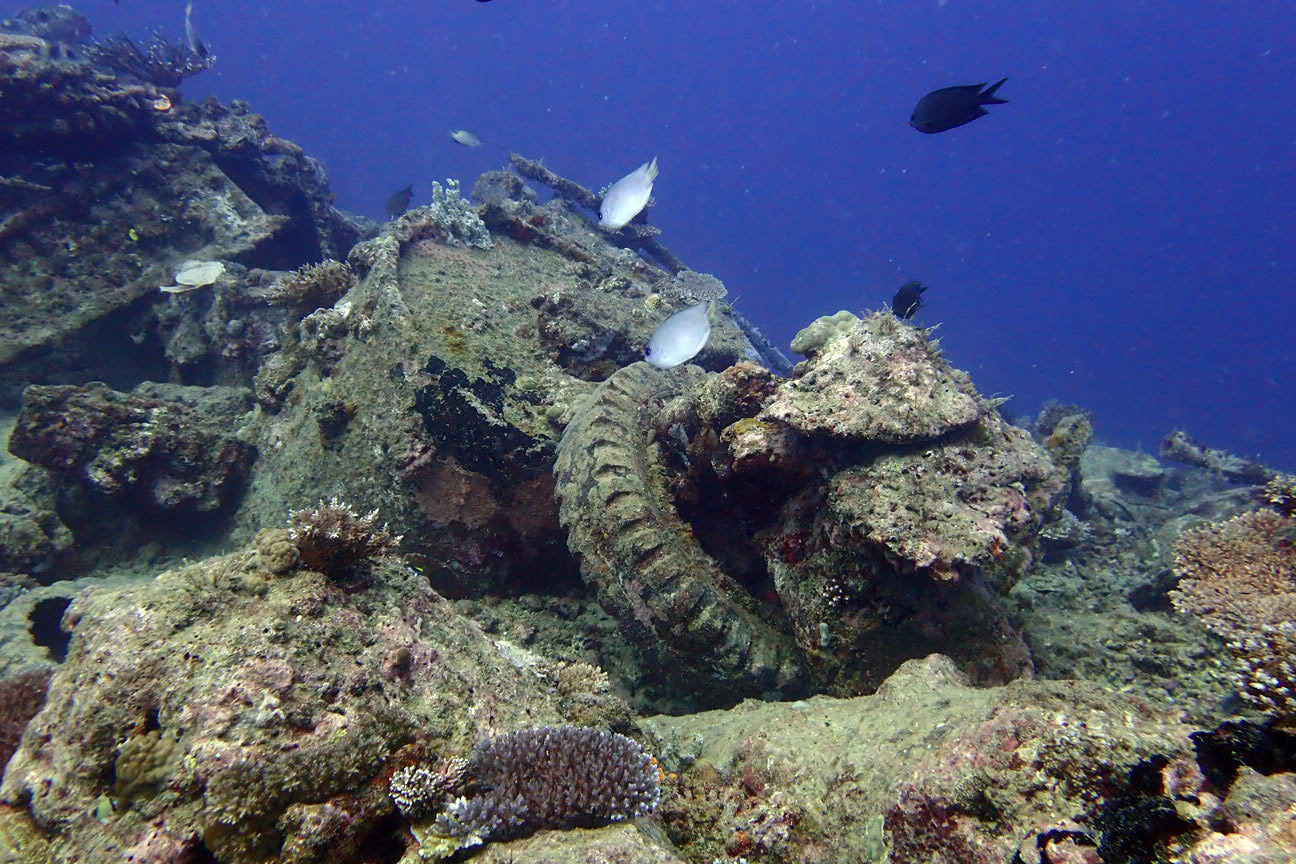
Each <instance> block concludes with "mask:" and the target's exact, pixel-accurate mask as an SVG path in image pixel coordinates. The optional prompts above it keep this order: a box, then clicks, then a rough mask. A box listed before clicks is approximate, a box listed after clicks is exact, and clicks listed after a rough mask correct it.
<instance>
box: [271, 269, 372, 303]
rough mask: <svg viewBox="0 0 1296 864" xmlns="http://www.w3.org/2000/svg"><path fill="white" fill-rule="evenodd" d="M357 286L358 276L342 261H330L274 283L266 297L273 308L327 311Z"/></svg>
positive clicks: (293, 272)
mask: <svg viewBox="0 0 1296 864" xmlns="http://www.w3.org/2000/svg"><path fill="white" fill-rule="evenodd" d="M355 284H356V276H355V273H353V272H352V271H351V268H350V267H349V266H347V265H346V264H344V263H342V262H341V261H334V260H332V259H329V260H327V261H320V262H318V263H316V264H307V265H305V266H303V267H298V268H297V269H296V270H294V271H292V272H291V273H289V274H288V275H287V276H285V277H284V278H282V279H280V280H279V281H277V282H275V284H274V285H272V286H271V287H270V289H269V291H268V292H267V294H266V302H267V303H269V304H271V305H272V306H294V307H296V308H298V309H302V310H308V309H326V308H328V307H330V306H332V305H333V304H334V303H336V302H337V301H338V300H339V299H340V298H341V297H342V295H343V294H345V293H346V292H348V291H350V290H351V289H352V288H353V287H354V286H355Z"/></svg>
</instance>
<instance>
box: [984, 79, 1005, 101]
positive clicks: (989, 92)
mask: <svg viewBox="0 0 1296 864" xmlns="http://www.w3.org/2000/svg"><path fill="white" fill-rule="evenodd" d="M1007 80H1008V79H1007V78H1000V79H999V80H998V81H996V82H995V83H994V84H992V85H990V87H989V88H988V89H986V90H982V91H981V104H982V105H1004V104H1007V102H1008V100H1007V99H1000V98H999V97H998V96H996V95H995V91H996V90H998V89H999V88H1000V87H1002V86H1003V83H1004V82H1005V81H1007Z"/></svg>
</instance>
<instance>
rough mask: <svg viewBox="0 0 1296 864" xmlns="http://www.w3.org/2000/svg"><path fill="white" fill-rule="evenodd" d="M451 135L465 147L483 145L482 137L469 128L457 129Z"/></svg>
mask: <svg viewBox="0 0 1296 864" xmlns="http://www.w3.org/2000/svg"><path fill="white" fill-rule="evenodd" d="M450 137H451V138H453V139H454V140H455V141H457V142H458V143H460V144H462V145H463V146H465V147H480V146H481V139H480V138H478V137H477V136H476V135H474V134H473V133H471V132H469V131H468V130H467V129H455V130H453V131H452V132H451V133H450Z"/></svg>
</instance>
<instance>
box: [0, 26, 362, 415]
mask: <svg viewBox="0 0 1296 864" xmlns="http://www.w3.org/2000/svg"><path fill="white" fill-rule="evenodd" d="M55 17H57V16H55ZM51 26H52V25H51ZM28 29H30V28H28ZM51 38H57V37H53V36H52V37H51ZM5 39H6V40H7V41H9V42H12V41H13V40H20V41H21V40H27V42H30V43H32V44H31V45H28V47H27V48H26V49H23V50H0V91H3V93H4V99H3V100H0V129H2V130H3V133H2V134H0V139H2V140H3V142H4V148H5V154H6V160H7V161H6V169H5V174H6V178H5V182H4V183H3V185H2V186H0V214H2V216H0V280H3V282H4V284H5V285H6V287H7V289H8V291H9V294H10V300H12V303H10V304H9V305H8V306H7V309H8V310H9V311H10V312H11V313H12V314H8V315H6V316H5V319H4V321H3V322H0V346H3V347H2V348H0V402H4V403H13V402H15V401H16V400H17V397H18V393H19V391H20V390H21V388H22V386H24V385H25V384H27V383H31V382H38V383H62V382H67V381H75V382H84V381H87V380H101V381H104V382H106V383H108V384H109V385H110V386H114V387H117V388H118V389H129V388H131V387H133V386H134V385H136V384H137V383H138V382H139V381H141V380H145V379H152V380H168V378H169V375H168V371H170V369H169V364H170V363H171V362H174V363H176V365H179V366H181V367H182V370H181V371H179V372H178V374H177V375H176V379H177V380H181V381H184V382H185V383H214V382H216V381H219V378H220V371H221V366H222V364H223V363H226V362H227V361H226V360H224V359H223V358H222V352H223V351H225V350H228V347H229V343H231V342H234V343H238V344H239V349H238V350H239V352H240V353H247V352H248V351H249V350H252V351H255V350H256V347H257V345H259V343H260V342H262V341H264V338H265V334H264V333H263V332H258V331H259V330H260V328H258V327H257V326H256V324H255V320H254V316H250V315H249V314H248V312H249V307H250V306H254V305H257V304H255V303H253V304H247V305H244V303H243V301H242V300H241V299H240V298H239V297H238V295H239V289H240V287H241V286H239V285H232V286H230V290H229V291H228V292H225V293H227V294H229V295H231V296H227V297H225V298H223V299H216V298H203V299H201V300H198V301H193V300H189V299H186V300H181V301H172V300H169V299H167V298H162V297H159V296H158V295H157V287H158V286H159V285H166V284H170V276H171V271H172V270H173V268H174V265H175V264H176V263H178V262H180V261H183V260H186V259H192V258H201V259H210V260H218V261H224V262H227V263H228V262H231V261H234V260H238V261H239V262H241V263H242V264H244V265H247V266H249V267H253V268H257V267H263V268H270V269H276V268H293V267H298V266H300V265H302V264H305V263H307V262H310V261H319V260H321V259H324V258H330V257H332V258H341V257H343V256H344V254H345V252H346V250H347V249H349V248H350V247H351V245H352V244H354V242H355V241H356V240H357V239H359V237H360V236H361V235H362V233H364V232H365V231H367V230H368V228H367V227H366V226H364V225H362V224H360V223H359V222H358V221H357V220H354V219H351V218H350V217H346V216H344V215H343V214H341V213H340V212H338V211H337V210H335V209H334V208H333V207H332V206H331V203H330V202H331V193H330V191H329V188H328V178H327V174H326V173H325V172H324V170H323V168H322V166H321V165H320V164H319V163H318V162H317V161H316V160H314V159H311V158H310V157H308V156H307V155H306V154H305V153H303V152H302V150H301V148H299V147H296V146H295V145H293V144H291V142H287V141H284V140H283V139H280V138H277V137H275V136H274V135H272V134H271V133H270V131H269V129H268V128H267V127H266V124H265V122H264V120H262V119H261V118H260V117H258V116H257V115H255V114H252V113H251V112H249V111H248V110H247V108H246V106H245V105H241V104H237V103H236V104H234V105H231V106H224V105H221V104H219V103H217V102H215V101H214V100H208V101H206V102H203V103H201V104H185V103H183V102H182V101H181V99H180V97H179V94H178V93H176V92H175V91H174V90H173V89H170V88H168V87H159V86H157V85H155V84H150V83H144V82H142V81H140V80H137V79H136V78H135V77H134V76H133V75H126V74H124V73H122V74H118V73H115V72H114V71H113V70H112V69H110V68H107V67H105V66H102V65H96V63H94V62H92V61H91V60H89V59H85V58H84V57H76V56H69V55H68V54H67V53H60V52H58V51H54V50H52V49H51V44H50V43H47V42H45V41H44V40H43V39H41V38H39V37H38V36H21V37H19V36H6V37H5ZM24 44H25V43H24ZM117 44H118V47H119V48H120V47H122V46H124V44H125V43H121V42H119V43H117ZM10 47H11V48H12V47H13V46H10ZM136 48H137V49H138V48H139V46H136ZM140 50H141V51H142V52H143V54H144V55H147V53H148V49H147V48H145V49H140ZM91 53H92V54H93V53H94V52H93V51H92V52H91ZM110 53H111V52H110ZM164 59H165V58H164ZM166 62H169V61H166ZM164 65H165V63H164ZM212 307H215V309H216V311H215V313H214V314H216V315H217V316H218V317H219V316H220V315H221V314H224V316H225V317H223V318H222V319H221V320H219V321H218V322H217V321H215V320H211V319H209V318H207V317H206V316H207V313H208V311H209V309H211V308H212ZM187 315H191V316H192V318H191V319H189V320H188V321H187V323H185V324H184V326H183V327H182V326H181V324H182V323H184V322H178V321H177V318H180V319H184V318H185V317H186V316H187ZM226 325H229V326H230V327H231V328H233V329H235V330H237V331H240V332H239V333H237V334H231V335H230V336H224V335H221V336H217V334H215V333H214V332H212V331H214V330H216V329H218V328H219V329H222V330H223V328H225V327H226ZM178 331H183V334H182V335H181V336H180V338H179V341H178V343H177V344H176V345H175V346H174V348H172V349H171V350H170V351H169V352H168V356H158V355H157V353H156V348H157V342H158V340H162V341H164V342H176V341H177V332H178ZM195 342H197V343H205V345H204V346H203V348H202V349H201V351H200V352H197V353H201V354H202V355H203V357H202V359H203V360H205V361H206V362H199V357H198V356H197V353H196V352H195V347H196V346H195V345H193V344H191V343H195ZM256 360H259V357H258V358H256ZM256 360H250V359H249V358H246V357H244V358H240V360H239V363H238V364H237V365H238V366H239V367H242V368H239V369H238V371H237V372H236V373H233V374H235V375H239V376H241V377H240V378H239V383H241V384H246V383H247V382H246V374H247V373H248V372H249V371H250V370H248V369H247V368H246V366H245V364H247V363H248V362H251V365H252V367H253V368H255V365H256ZM208 376H210V377H208ZM232 378H233V375H231V379H232ZM231 383H232V381H231Z"/></svg>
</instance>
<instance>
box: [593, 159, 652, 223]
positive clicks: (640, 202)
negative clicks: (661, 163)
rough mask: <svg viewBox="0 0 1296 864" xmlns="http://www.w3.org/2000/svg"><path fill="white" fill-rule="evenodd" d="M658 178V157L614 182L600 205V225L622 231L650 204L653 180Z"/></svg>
mask: <svg viewBox="0 0 1296 864" xmlns="http://www.w3.org/2000/svg"><path fill="white" fill-rule="evenodd" d="M656 179H657V157H656V156H654V157H653V159H652V161H651V162H645V163H644V164H642V165H640V166H639V167H638V168H636V169H635V170H633V171H631V172H630V173H629V174H627V175H626V176H624V177H622V178H621V179H620V180H618V181H617V182H615V183H613V184H612V188H611V189H608V191H607V194H606V195H604V196H603V203H602V204H600V205H599V227H600V228H603V229H605V230H607V231H620V230H621V229H622V228H624V227H625V226H626V225H627V224H629V222H630V220H631V219H633V218H635V217H636V216H638V215H639V211H640V210H643V208H645V207H647V206H648V199H649V198H651V197H652V187H653V181H654V180H656Z"/></svg>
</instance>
